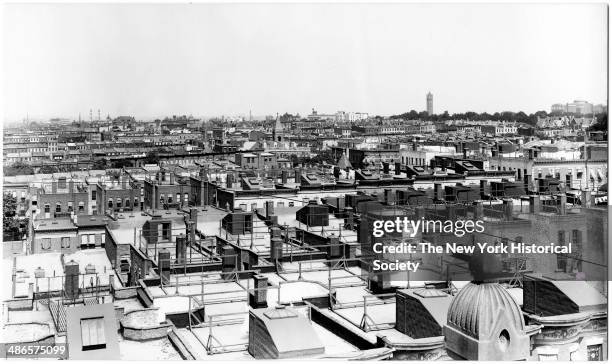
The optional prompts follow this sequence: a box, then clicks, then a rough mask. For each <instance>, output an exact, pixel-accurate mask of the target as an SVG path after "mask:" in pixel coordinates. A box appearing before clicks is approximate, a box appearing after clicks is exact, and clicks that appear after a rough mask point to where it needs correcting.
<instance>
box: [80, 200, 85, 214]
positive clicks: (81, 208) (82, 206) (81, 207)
mask: <svg viewBox="0 0 612 364" xmlns="http://www.w3.org/2000/svg"><path fill="white" fill-rule="evenodd" d="M83 211H85V203H83V201H81V202H79V212H83Z"/></svg>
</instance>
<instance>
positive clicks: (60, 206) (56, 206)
mask: <svg viewBox="0 0 612 364" xmlns="http://www.w3.org/2000/svg"><path fill="white" fill-rule="evenodd" d="M55 212H62V204H61V203H59V202H58V203H57V204H56V205H55Z"/></svg>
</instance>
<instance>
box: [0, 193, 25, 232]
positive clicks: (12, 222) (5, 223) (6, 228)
mask: <svg viewBox="0 0 612 364" xmlns="http://www.w3.org/2000/svg"><path fill="white" fill-rule="evenodd" d="M2 209H3V211H4V215H3V218H2V240H3V241H14V240H21V237H22V235H23V234H26V233H27V227H28V223H29V219H27V218H26V219H18V218H17V198H15V197H13V195H12V194H10V193H5V194H4V197H3V200H2Z"/></svg>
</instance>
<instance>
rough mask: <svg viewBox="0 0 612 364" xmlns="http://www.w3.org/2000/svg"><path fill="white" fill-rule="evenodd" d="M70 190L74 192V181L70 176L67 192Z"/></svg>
mask: <svg viewBox="0 0 612 364" xmlns="http://www.w3.org/2000/svg"><path fill="white" fill-rule="evenodd" d="M72 192H74V181H73V180H72V178H71V179H70V181H68V193H72Z"/></svg>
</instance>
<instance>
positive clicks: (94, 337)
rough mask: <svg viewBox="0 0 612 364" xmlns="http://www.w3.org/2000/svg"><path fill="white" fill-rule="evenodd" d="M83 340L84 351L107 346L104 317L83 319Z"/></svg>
mask: <svg viewBox="0 0 612 364" xmlns="http://www.w3.org/2000/svg"><path fill="white" fill-rule="evenodd" d="M81 341H82V343H83V351H86V350H97V349H104V348H106V338H105V337H104V318H103V317H95V318H87V319H81Z"/></svg>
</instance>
